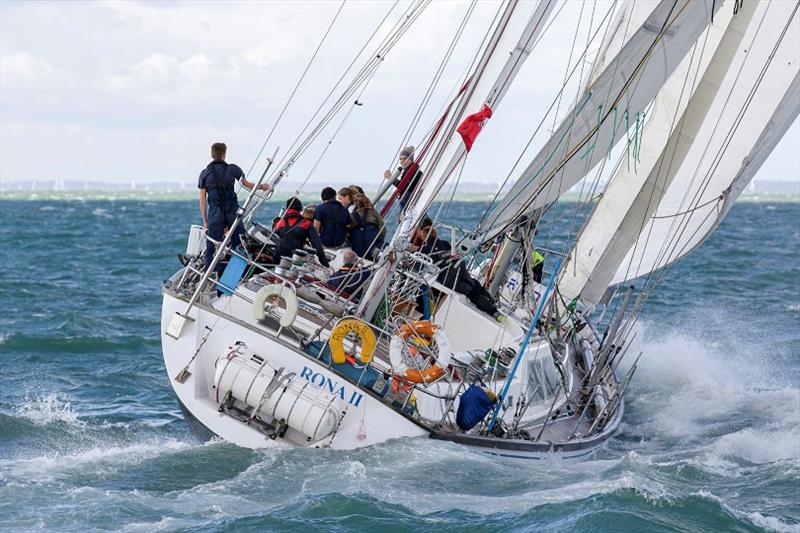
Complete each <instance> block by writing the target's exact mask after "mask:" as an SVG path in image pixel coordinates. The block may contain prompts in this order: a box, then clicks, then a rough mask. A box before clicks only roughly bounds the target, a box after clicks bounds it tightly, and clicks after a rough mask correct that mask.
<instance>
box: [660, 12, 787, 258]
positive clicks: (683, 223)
mask: <svg viewBox="0 0 800 533" xmlns="http://www.w3.org/2000/svg"><path fill="white" fill-rule="evenodd" d="M799 5H800V3H798V4H796V5H795V9H794V11H793V12H792V16H791V17H789V20H788V21H787V23H786V25H785V26H784V29H783V31H782V33H781V35H780V36H779V38H778V41H777V42H776V43H775V45H774V47H773V49H772V51H771V52H770V54H769V57H768V58H767V61H766V63H765V65H764V66H763V67H762V69H761V71H760V72H759V75H758V77H757V80H756V82H755V84H754V85H753V87H751V89H750V91H749V93H748V95H747V96H746V98H745V102H744V104H743V105H742V106H741V109H740V110H739V112H738V114H737V117H736V118H735V120H734V123H733V124H732V125H731V127H730V129H729V130H728V133H727V134H726V136H725V138H724V139H723V145H722V146H721V147H720V148H719V149H718V151H717V153H716V154H715V156H714V158H713V160H712V166H711V167H710V168H709V169H708V170H707V171H706V174H705V176H704V178H703V180H702V181H701V183H700V185H699V188H698V190H697V191H696V192H695V194H694V198H693V199H692V201H691V202H690V205H691V203H696V202H699V201H700V198H702V195H703V193H704V192H705V190H706V189H707V187H708V185H709V184H710V182H711V179H712V178H713V175H714V172H715V171H716V168H718V166H719V163H720V162H721V161H722V156H723V155H724V153H725V152H726V151H727V149H728V146H729V145H730V143H731V142H732V140H733V135H734V133H735V132H736V130H738V128H739V126H740V124H741V122H742V120H743V118H744V115H745V113H746V112H747V110H748V108H749V106H750V103H751V102H752V99H753V98H754V96H755V92H756V89H757V88H758V87H759V86H760V84H761V81H762V80H763V78H764V76H765V75H766V71H767V69H768V67H769V66H770V64H771V63H772V60H773V59H774V55H775V53H776V51H777V49H778V47H779V46H780V44H781V42H782V41H783V38H784V37H785V34H786V31H788V29H789V27H790V25H791V21H792V19H793V18H794V15H795V14H796V12H797V9H798V6H799ZM765 15H766V11H765ZM762 22H763V18H762ZM760 28H761V26H760V25H759V28H758V29H759V30H760ZM755 38H756V37H755V36H754V37H753V41H752V42H751V46H750V48H752V45H753V42H754V41H755ZM746 62H747V58H746V59H745V61H744V62H743V63H742V65H741V66H740V69H739V71H738V72H737V75H736V79H735V81H734V85H733V87H735V86H736V82H737V81H738V79H739V76H740V74H741V72H742V71H743V69H744V65H745V63H746ZM733 87H732V88H731V91H730V92H729V94H728V97H727V99H726V102H725V106H726V107H727V104H728V102H729V100H730V98H731V96H732V94H733ZM722 114H723V113H721V114H720V118H718V120H717V122H716V124H715V126H714V129H713V131H712V134H711V137H712V138H713V136H714V135H715V133H716V131H717V129H718V127H719V124H720V119H721V117H722ZM709 145H710V143H708V144H707V145H706V147H705V149H704V151H703V155H702V158H703V159H704V158H705V155H706V153H707V151H708V148H709ZM699 166H700V163H698V166H697V168H696V171H697V170H699ZM698 174H699V173H698ZM689 190H691V184H690V189H688V190H687V194H688V192H689ZM676 222H677V223H678V224H679V228H678V229H677V230H675V233H674V234H672V236H671V237H670V238H669V239H668V241H665V243H664V244H663V245H662V249H661V251H660V252H659V254H658V256H657V263H656V264H658V263H661V262H662V261H663V262H664V265H666V264H668V263H669V262H671V254H672V253H673V252H674V248H675V247H676V246H677V242H679V239H680V238H682V237H683V234H684V233H685V232H686V229H687V228H688V225H689V219H688V218H685V217H684V219H682V220H680V221H678V220H677V219H676V220H673V223H672V224H671V227H670V232H671V231H672V227H674V225H675V223H676ZM698 231H699V228H698V229H696V230H695V232H694V234H696V233H697V232H698ZM694 234H692V235H690V238H691V237H693V236H694ZM673 243H675V244H674V245H673ZM668 248H672V250H671V251H669V252H668V251H667V249H668ZM665 257H666V258H665Z"/></svg>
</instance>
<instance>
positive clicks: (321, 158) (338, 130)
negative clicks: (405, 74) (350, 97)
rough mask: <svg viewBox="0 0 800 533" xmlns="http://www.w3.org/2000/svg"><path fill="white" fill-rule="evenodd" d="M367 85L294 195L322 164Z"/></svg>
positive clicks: (297, 193)
mask: <svg viewBox="0 0 800 533" xmlns="http://www.w3.org/2000/svg"><path fill="white" fill-rule="evenodd" d="M370 79H371V78H370ZM368 83H369V82H367V83H365V84H364V86H363V87H362V88H361V91H360V92H359V93H358V96H357V97H356V99H355V101H354V102H353V103H352V104H350V109H348V110H347V113H345V115H344V117H343V118H342V120H341V121H340V122H339V126H337V127H336V130H334V132H333V135H331V138H330V139H329V140H328V142H327V143H325V147H324V148H323V149H322V152H321V153H320V154H319V157H317V160H316V161H315V162H314V166H313V167H311V170H310V171H309V172H308V174H307V175H306V177H305V179H304V180H303V182H302V183H301V184H300V187H298V188H297V189H296V191H295V195H299V194H300V193H301V192H302V191H303V189H305V186H306V184H307V183H308V180H310V179H311V176H313V175H314V172H315V171H316V170H317V167H319V165H320V163H321V162H322V160H323V158H324V157H325V155H326V154H327V153H328V149H329V148H330V147H331V145H332V144H333V141H334V140H335V139H336V137H338V136H339V132H341V131H342V128H343V127H344V125H345V123H346V122H347V119H349V118H350V115H352V114H353V111H354V110H355V109H356V106H357V103H356V102H358V101H359V99H360V98H361V95H362V94H364V91H365V90H366V89H367V85H368Z"/></svg>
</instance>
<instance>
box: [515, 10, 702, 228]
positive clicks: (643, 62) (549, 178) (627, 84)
mask: <svg viewBox="0 0 800 533" xmlns="http://www.w3.org/2000/svg"><path fill="white" fill-rule="evenodd" d="M675 5H677V1H676V2H675V3H674V4H673V6H672V8H671V9H670V11H669V13H668V14H667V18H666V19H665V20H664V23H663V25H662V28H661V30H660V31H659V33H658V34H657V35H656V37H655V38H654V39H653V42H652V43H651V44H650V47H649V48H648V49H647V51H646V52H645V54H644V56H643V57H642V59H641V60H640V61H639V63H638V64H637V65H636V67H635V68H634V69H633V72H632V73H631V75H630V76H628V77H627V78H626V80H625V83H624V84H623V86H622V87H621V89H620V92H619V93H618V94H617V96H616V98H615V99H614V101H613V102H612V103H611V104H612V105H611V109H609V110H607V111H606V112H605V113H606V114H605V116H604V117H603V119H602V120H601V124H600V125H602V124H604V123H605V120H606V119H607V118H608V117H609V116H610V115H611V113H612V110H616V108H617V105H618V104H619V102H620V99H621V98H622V96H623V95H624V94H625V92H626V91H627V89H628V87H630V86H631V84H632V83H634V85H633V89H632V92H633V93H635V92H636V89H637V88H638V86H639V82H640V81H641V76H639V75H638V74H639V73H640V72H641V71H642V70H643V69H644V68H645V66H646V65H647V63H648V62H649V60H650V56H651V55H652V53H653V50H654V49H655V47H656V45H657V44H658V43H659V42H660V41H661V39H662V38H663V36H664V35H665V33H666V30H667V27H668V26H669V27H671V26H672V24H673V23H674V22H675V20H676V19H677V18H678V17H679V16H680V15H681V13H682V12H683V10H684V9H686V6H688V5H689V4H688V2H687V3H685V4H684V5H683V7H682V8H681V10H680V11H678V13H677V14H676V15H675V18H673V19H671V20H670V17H672V13H673V11H674V9H675ZM634 78H636V81H635V82H634ZM612 86H613V85H611V84H610V85H609V90H608V93H607V96H606V98H608V97H609V96H610V95H611V88H612ZM590 94H591V93H590ZM604 102H605V101H604ZM575 118H577V117H575ZM573 121H574V119H573ZM600 125H598V126H595V127H594V128H593V129H592V130H591V131H590V132H589V133H588V134H587V135H586V136H584V138H583V140H582V141H580V142H579V144H578V145H577V146H576V147H575V148H574V149H573V150H571V151H570V153H569V154H568V155H567V156H566V157H565V158H564V159H563V160H562V161H561V162H560V163H559V166H558V167H557V168H556V169H554V170H553V171H551V172H550V174H549V176H547V177H546V178H544V179H543V180H541V181H540V183H539V185H538V187H537V189H538V190H539V193H538V194H541V192H542V189H544V188H545V187H548V188H549V186H550V184H551V183H552V182H553V180H554V178H555V175H556V174H557V173H558V172H559V171H561V170H562V169H563V168H564V167H565V166H566V165H567V163H568V162H569V161H570V160H571V159H572V158H573V157H574V156H575V154H577V153H578V152H579V151H580V149H581V148H583V146H584V145H585V144H586V143H588V142H589V139H591V138H592V137H593V136H594V135H595V134H596V133H597V132H598V131H599V128H600ZM538 194H535V195H534V197H536V196H538ZM519 214H521V213H519ZM519 214H518V215H517V216H519Z"/></svg>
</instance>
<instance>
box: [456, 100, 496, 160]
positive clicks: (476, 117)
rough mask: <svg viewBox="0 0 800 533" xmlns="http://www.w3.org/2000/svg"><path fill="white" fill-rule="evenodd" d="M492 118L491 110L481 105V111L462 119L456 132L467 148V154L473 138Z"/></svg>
mask: <svg viewBox="0 0 800 533" xmlns="http://www.w3.org/2000/svg"><path fill="white" fill-rule="evenodd" d="M491 116H492V108H491V107H489V106H488V105H486V104H483V109H481V110H480V111H478V112H477V113H473V114H471V115H469V116H468V117H467V118H465V119H464V122H462V123H461V125H460V126H459V127H458V129H457V130H456V131H457V132H458V134H459V135H461V138H462V139H463V140H464V145H465V146H466V147H467V152H469V151H470V150H471V149H472V143H474V142H475V137H477V136H478V134H479V133H480V132H481V128H482V127H483V125H484V123H485V122H486V121H487V120H489V118H490V117H491Z"/></svg>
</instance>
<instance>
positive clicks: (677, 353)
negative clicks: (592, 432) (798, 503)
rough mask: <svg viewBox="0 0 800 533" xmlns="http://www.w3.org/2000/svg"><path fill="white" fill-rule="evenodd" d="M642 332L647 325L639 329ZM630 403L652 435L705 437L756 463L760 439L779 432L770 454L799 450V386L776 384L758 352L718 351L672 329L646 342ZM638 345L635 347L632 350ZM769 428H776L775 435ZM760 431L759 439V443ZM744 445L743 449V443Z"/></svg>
mask: <svg viewBox="0 0 800 533" xmlns="http://www.w3.org/2000/svg"><path fill="white" fill-rule="evenodd" d="M643 336H644V337H645V338H646V337H647V334H646V328H645V332H644V335H643ZM641 349H642V350H644V351H645V353H646V355H645V357H643V358H642V360H641V362H640V367H639V370H638V372H637V375H636V376H635V377H634V382H635V387H634V388H633V389H632V391H631V394H630V395H629V404H630V406H631V407H632V411H633V412H634V414H633V415H631V413H627V414H628V415H629V417H628V418H629V420H628V422H629V423H630V422H631V420H630V418H631V417H635V416H636V414H635V413H637V412H642V413H645V412H646V413H647V417H646V418H643V419H642V420H641V421H639V420H636V422H641V424H637V425H638V426H639V427H638V428H637V429H638V431H642V430H644V431H646V432H647V433H648V434H652V435H659V436H661V437H663V438H664V439H667V440H668V441H670V442H671V443H672V444H674V443H675V442H676V441H679V442H682V443H692V442H695V443H697V442H704V443H707V442H708V439H711V443H712V445H713V446H716V448H714V449H715V450H716V451H718V452H724V453H725V454H726V456H731V455H736V456H738V457H741V458H742V459H745V460H754V462H760V461H762V460H767V459H769V457H770V456H768V455H766V454H763V453H762V452H760V451H757V448H758V447H759V446H761V445H762V444H763V442H765V439H768V438H772V437H780V441H781V442H785V443H786V446H784V447H783V448H781V450H778V451H776V452H775V455H774V457H775V460H779V459H782V458H792V459H796V458H798V456H800V451H799V450H798V446H794V447H792V446H791V443H792V441H793V440H794V441H795V442H800V412H798V410H797V409H796V408H795V407H794V406H797V405H798V403H800V388H798V387H797V386H796V385H788V384H780V383H775V382H774V379H773V378H772V375H771V372H773V371H774V368H772V367H771V365H770V364H769V363H767V362H766V361H765V359H762V358H761V357H759V355H758V354H754V353H752V352H746V353H743V354H737V355H732V354H727V353H720V349H721V348H720V347H719V346H709V344H708V343H707V342H704V341H703V340H701V339H697V338H693V337H690V336H687V335H684V334H680V335H678V334H673V335H669V336H666V337H664V338H662V339H659V340H655V341H648V340H645V341H644V342H643V345H642V346H641ZM637 350H638V349H637ZM775 428H781V429H780V430H779V431H778V432H777V433H775ZM759 435H760V436H762V437H761V442H758V440H759ZM748 445H749V446H750V449H748Z"/></svg>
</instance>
